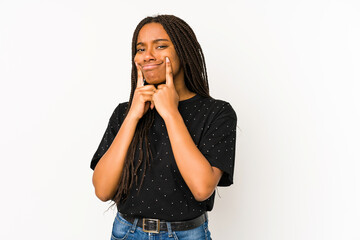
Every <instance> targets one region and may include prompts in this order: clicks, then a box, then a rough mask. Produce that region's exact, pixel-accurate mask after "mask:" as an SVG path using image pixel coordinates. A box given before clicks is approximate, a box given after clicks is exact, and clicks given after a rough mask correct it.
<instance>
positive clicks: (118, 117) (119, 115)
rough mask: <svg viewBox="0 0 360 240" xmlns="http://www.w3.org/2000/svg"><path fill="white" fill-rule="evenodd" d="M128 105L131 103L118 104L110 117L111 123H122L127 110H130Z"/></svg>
mask: <svg viewBox="0 0 360 240" xmlns="http://www.w3.org/2000/svg"><path fill="white" fill-rule="evenodd" d="M128 103H129V102H121V103H118V104H117V105H116V107H115V109H114V110H113V113H112V115H111V117H110V121H113V122H115V123H119V122H121V121H122V120H123V119H124V117H125V115H126V111H127V108H128Z"/></svg>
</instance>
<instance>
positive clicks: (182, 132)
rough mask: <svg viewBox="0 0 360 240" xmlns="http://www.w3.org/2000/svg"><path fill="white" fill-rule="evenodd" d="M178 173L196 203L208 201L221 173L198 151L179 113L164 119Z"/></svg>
mask: <svg viewBox="0 0 360 240" xmlns="http://www.w3.org/2000/svg"><path fill="white" fill-rule="evenodd" d="M164 121H165V124H166V128H167V131H168V135H169V139H170V143H171V148H172V151H173V154H174V157H175V161H176V164H177V166H178V168H179V171H180V173H181V175H182V177H183V178H184V180H185V182H186V184H187V185H188V187H189V188H190V191H191V192H192V194H193V195H194V197H195V199H196V200H197V201H204V200H206V199H208V198H209V197H210V196H211V195H212V193H213V192H214V190H215V187H216V186H217V184H218V183H219V181H220V178H221V176H222V171H221V170H220V169H218V168H216V167H212V166H211V165H210V163H209V161H208V160H207V159H206V158H205V157H204V155H203V154H202V153H201V152H200V151H199V149H198V148H197V146H196V145H195V143H194V141H193V140H192V138H191V136H190V134H189V131H188V129H187V127H186V125H185V123H184V121H183V119H182V117H181V115H180V113H179V112H175V113H174V114H172V115H169V116H167V117H166V118H164Z"/></svg>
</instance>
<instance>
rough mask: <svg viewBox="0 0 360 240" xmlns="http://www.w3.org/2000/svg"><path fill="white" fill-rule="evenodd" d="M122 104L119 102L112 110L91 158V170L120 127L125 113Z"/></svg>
mask: <svg viewBox="0 0 360 240" xmlns="http://www.w3.org/2000/svg"><path fill="white" fill-rule="evenodd" d="M124 105H125V104H119V105H118V106H117V107H116V108H115V110H114V111H113V113H112V115H111V117H110V119H109V121H108V125H107V127H106V130H105V133H104V134H103V137H102V139H101V141H100V144H99V146H98V148H97V150H96V151H95V153H94V155H93V157H92V159H91V163H90V168H91V169H92V170H94V169H95V166H96V164H97V163H98V162H99V160H100V159H101V157H102V156H103V155H104V154H105V153H106V151H107V150H108V149H109V147H110V145H111V144H112V142H113V141H114V139H115V137H116V134H117V133H118V131H119V129H120V126H121V124H122V121H123V118H124V115H125V108H124Z"/></svg>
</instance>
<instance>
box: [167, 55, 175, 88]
mask: <svg viewBox="0 0 360 240" xmlns="http://www.w3.org/2000/svg"><path fill="white" fill-rule="evenodd" d="M173 84H174V81H173V73H172V68H171V62H170V59H169V58H168V57H166V85H168V86H172V85H173Z"/></svg>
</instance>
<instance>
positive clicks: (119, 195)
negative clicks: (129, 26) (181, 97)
mask: <svg viewBox="0 0 360 240" xmlns="http://www.w3.org/2000/svg"><path fill="white" fill-rule="evenodd" d="M148 23H160V24H161V25H162V26H163V27H164V29H165V31H166V32H167V34H168V35H169V37H170V40H171V41H172V43H173V44H174V47H175V51H176V53H177V55H178V56H179V59H180V64H181V67H182V68H183V70H184V73H185V74H184V75H185V76H184V80H185V85H186V87H187V88H188V89H189V90H190V91H191V92H195V93H197V94H199V95H201V96H204V97H210V95H209V84H208V77H207V71H206V65H205V58H204V54H203V52H202V49H201V46H200V44H199V42H198V41H197V39H196V36H195V33H194V32H193V30H192V29H191V27H190V26H189V25H188V24H187V23H186V22H185V21H184V20H182V19H180V18H178V17H176V16H173V15H157V16H154V17H146V18H144V19H143V20H142V21H141V22H140V23H139V24H138V25H137V27H136V29H135V31H134V34H133V38H132V54H131V62H132V70H131V93H130V99H129V103H128V107H127V113H128V111H129V109H130V106H131V103H132V100H133V96H134V92H135V89H136V86H137V69H136V66H135V63H134V58H135V54H136V43H137V38H138V35H139V32H140V30H141V28H142V27H143V26H144V25H145V24H148ZM127 113H126V114H127ZM153 120H154V111H150V109H149V110H148V111H147V112H146V113H145V115H144V116H143V117H142V118H141V119H140V121H139V122H138V124H137V126H136V130H135V134H134V138H133V140H132V142H131V144H130V146H129V149H128V152H127V156H126V159H125V163H124V168H123V172H122V175H121V178H120V181H119V185H118V190H117V192H116V193H115V195H114V197H113V199H112V200H113V201H114V204H117V205H119V204H120V203H121V202H123V201H124V200H126V198H127V196H128V194H129V192H130V189H131V187H132V186H133V185H134V184H136V185H139V186H138V189H140V188H141V185H142V183H143V180H144V177H145V172H146V169H147V167H149V164H150V160H151V159H152V153H151V150H150V146H149V139H148V132H149V129H150V127H151V126H152V124H153ZM137 149H139V153H138V154H139V155H138V159H135V156H136V155H135V153H136V150H137ZM141 172H142V176H141V180H140V183H138V180H139V175H140V174H141Z"/></svg>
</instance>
